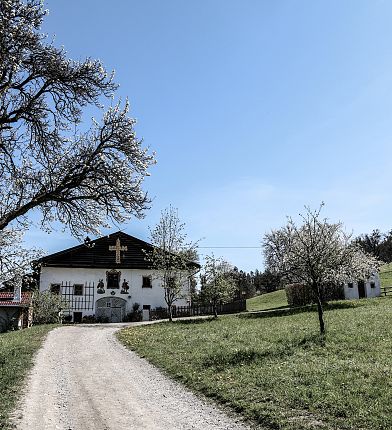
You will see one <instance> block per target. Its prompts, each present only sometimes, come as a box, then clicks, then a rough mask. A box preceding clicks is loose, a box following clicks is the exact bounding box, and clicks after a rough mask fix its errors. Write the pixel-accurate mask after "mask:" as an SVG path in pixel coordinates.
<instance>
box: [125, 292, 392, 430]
mask: <svg viewBox="0 0 392 430" xmlns="http://www.w3.org/2000/svg"><path fill="white" fill-rule="evenodd" d="M339 305H340V306H339ZM391 312H392V298H389V297H386V298H377V299H362V300H361V301H350V303H348V302H347V301H342V302H335V303H334V309H331V308H329V307H326V311H325V319H326V323H327V325H328V327H329V330H328V332H327V334H326V336H325V337H322V336H320V335H319V334H318V332H317V330H316V327H315V321H316V315H315V314H314V313H313V312H297V313H296V314H293V315H287V316H286V315H282V316H279V317H266V318H258V317H257V315H255V314H249V317H247V315H246V314H245V315H242V316H226V317H222V318H220V319H218V320H208V321H195V322H190V321H189V322H188V321H187V323H186V324H185V323H182V322H180V321H179V322H175V323H174V324H171V325H169V324H165V323H162V324H155V325H152V326H142V327H132V328H128V329H125V330H122V331H121V332H120V333H119V338H120V340H121V341H122V342H124V343H125V344H126V345H127V346H128V347H129V348H131V349H133V350H135V351H137V352H138V353H139V354H140V355H142V356H144V357H146V358H147V359H149V360H150V361H151V362H152V363H154V364H155V365H157V366H159V367H161V368H163V369H164V370H165V371H166V372H168V373H169V374H170V375H172V376H173V377H174V378H176V379H178V380H179V381H181V382H183V383H184V384H186V385H187V386H189V387H190V388H191V389H193V390H196V391H200V392H202V393H203V394H206V395H207V396H210V397H212V398H214V399H216V400H218V401H220V402H222V403H223V404H224V405H226V406H231V407H232V408H233V409H234V410H235V411H237V412H240V413H241V414H243V415H244V416H245V417H248V418H250V419H252V420H254V421H255V422H257V423H258V424H259V425H260V426H261V427H262V428H263V429H280V430H289V429H290V430H305V429H316V428H317V429H337V428H339V429H341V430H351V429H352V430H356V429H372V430H385V429H389V428H392V415H391V414H390V411H389V409H390V404H391V402H392V386H391V384H390V381H391V380H392V365H391V364H390V351H391V349H392V325H391V324H390V315H391ZM261 315H263V314H261Z"/></svg>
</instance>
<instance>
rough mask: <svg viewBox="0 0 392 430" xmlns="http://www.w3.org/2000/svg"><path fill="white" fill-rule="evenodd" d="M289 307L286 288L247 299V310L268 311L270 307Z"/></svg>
mask: <svg viewBox="0 0 392 430" xmlns="http://www.w3.org/2000/svg"><path fill="white" fill-rule="evenodd" d="M286 307H288V303H287V298H286V292H285V290H278V291H274V292H272V293H267V294H261V295H260V296H256V297H252V298H251V299H247V301H246V310H247V311H267V310H270V309H279V308H280V309H282V308H286Z"/></svg>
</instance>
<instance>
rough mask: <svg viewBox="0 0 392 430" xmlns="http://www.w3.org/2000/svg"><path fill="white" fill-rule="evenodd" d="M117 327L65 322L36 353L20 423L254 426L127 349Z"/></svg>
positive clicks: (170, 428)
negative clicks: (200, 396)
mask: <svg viewBox="0 0 392 430" xmlns="http://www.w3.org/2000/svg"><path fill="white" fill-rule="evenodd" d="M116 330H118V326H108V325H99V326H98V325H95V326H73V327H61V328H58V329H55V330H53V331H51V332H50V333H49V335H48V338H47V339H46V341H45V342H44V345H43V347H42V348H41V350H40V351H39V353H38V355H37V357H36V364H35V366H34V368H33V370H32V373H31V375H30V378H29V381H28V387H27V390H26V391H25V392H26V395H25V397H24V399H23V400H22V402H21V404H20V408H19V410H18V411H16V412H15V415H14V416H15V419H14V421H15V425H16V428H17V429H20V430H41V429H48V430H49V429H50V430H55V429H59V430H82V429H83V430H88V429H94V430H112V429H113V430H114V429H115V430H122V429H127V430H128V429H149V430H155V429H164V430H177V429H178V430H180V429H181V430H182V429H183V430H187V429H201V430H209V429H211V430H212V429H230V430H243V429H248V428H249V427H247V426H246V425H244V424H243V423H242V422H241V420H240V419H238V418H231V417H229V416H228V415H226V414H225V413H224V412H222V410H220V409H219V408H218V407H216V406H214V405H212V404H211V403H210V402H208V401H207V400H205V401H204V400H200V399H199V398H198V397H196V396H195V395H194V394H192V393H191V392H189V391H188V390H186V389H185V388H184V387H183V386H181V385H180V384H178V383H176V382H173V381H171V380H170V379H168V378H167V377H165V376H164V375H163V374H162V373H161V372H160V371H159V370H158V369H156V368H155V367H154V366H152V365H150V364H149V363H147V362H146V361H145V360H143V359H141V358H139V357H138V356H137V355H136V354H135V353H133V352H131V351H129V350H127V349H126V348H124V347H123V346H122V345H121V344H120V343H119V342H117V340H116V339H115V337H114V336H113V334H114V332H115V331H116Z"/></svg>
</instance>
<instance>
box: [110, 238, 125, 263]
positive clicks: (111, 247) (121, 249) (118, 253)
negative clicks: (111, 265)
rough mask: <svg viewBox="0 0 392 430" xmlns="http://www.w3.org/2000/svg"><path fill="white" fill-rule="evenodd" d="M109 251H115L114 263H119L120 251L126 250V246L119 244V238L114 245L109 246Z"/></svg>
mask: <svg viewBox="0 0 392 430" xmlns="http://www.w3.org/2000/svg"><path fill="white" fill-rule="evenodd" d="M109 251H116V263H117V264H119V263H121V251H128V247H127V246H121V242H120V238H119V237H118V238H117V240H116V245H115V246H109Z"/></svg>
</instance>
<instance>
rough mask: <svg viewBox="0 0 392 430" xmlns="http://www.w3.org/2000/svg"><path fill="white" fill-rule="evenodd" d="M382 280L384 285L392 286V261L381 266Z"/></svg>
mask: <svg viewBox="0 0 392 430" xmlns="http://www.w3.org/2000/svg"><path fill="white" fill-rule="evenodd" d="M380 280H381V286H382V287H390V286H392V263H389V264H385V265H384V266H382V267H381V269H380Z"/></svg>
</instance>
